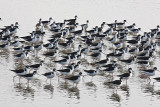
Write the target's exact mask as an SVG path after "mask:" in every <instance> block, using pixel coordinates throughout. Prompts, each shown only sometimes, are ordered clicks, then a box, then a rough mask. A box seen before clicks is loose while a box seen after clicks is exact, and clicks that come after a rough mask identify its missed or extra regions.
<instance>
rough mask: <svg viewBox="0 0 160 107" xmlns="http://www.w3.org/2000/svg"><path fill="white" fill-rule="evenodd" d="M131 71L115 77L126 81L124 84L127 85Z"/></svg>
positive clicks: (130, 69)
mask: <svg viewBox="0 0 160 107" xmlns="http://www.w3.org/2000/svg"><path fill="white" fill-rule="evenodd" d="M131 71H132V68H129V69H128V72H127V73H124V74H121V75H117V76H119V77H122V79H126V84H127V79H129V77H130V74H131Z"/></svg>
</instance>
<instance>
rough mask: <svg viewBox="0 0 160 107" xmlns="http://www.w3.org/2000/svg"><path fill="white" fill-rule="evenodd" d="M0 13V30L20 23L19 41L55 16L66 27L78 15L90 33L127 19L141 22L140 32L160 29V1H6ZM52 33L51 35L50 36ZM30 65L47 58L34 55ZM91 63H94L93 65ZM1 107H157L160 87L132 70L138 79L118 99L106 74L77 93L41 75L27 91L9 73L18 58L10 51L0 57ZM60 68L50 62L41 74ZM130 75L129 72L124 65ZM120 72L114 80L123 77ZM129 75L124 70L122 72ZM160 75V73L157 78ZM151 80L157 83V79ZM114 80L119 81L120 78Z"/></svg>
mask: <svg viewBox="0 0 160 107" xmlns="http://www.w3.org/2000/svg"><path fill="white" fill-rule="evenodd" d="M0 7H1V9H0V13H1V18H2V20H3V21H2V22H0V27H3V26H4V25H10V24H11V23H15V22H16V21H18V22H19V24H20V29H21V30H19V31H18V33H17V35H18V36H26V35H28V32H31V31H32V30H35V24H36V23H37V22H38V20H39V18H42V19H44V20H45V19H46V20H47V19H48V18H49V17H51V16H52V17H53V19H54V20H55V21H56V22H62V21H63V20H64V19H68V18H72V17H74V16H75V15H78V17H79V19H78V22H79V23H85V22H86V20H87V19H88V20H89V21H90V23H89V26H90V28H92V27H94V26H96V25H98V26H99V25H100V24H101V23H102V22H103V21H105V22H107V23H112V22H114V20H116V19H117V20H118V21H123V20H124V19H126V20H127V21H128V24H132V23H136V26H137V27H141V28H142V32H141V33H142V34H143V32H144V31H149V30H150V29H151V28H155V27H156V26H157V25H158V24H159V16H160V15H159V13H160V1H159V0H154V1H153V0H152V1H151V0H93V1H91V0H34V1H33V0H3V1H2V0H1V1H0ZM47 33H48V34H49V32H47ZM30 58H31V59H29V60H26V61H25V63H26V64H30V63H38V62H39V61H40V60H41V59H43V57H41V56H40V57H39V58H35V57H34V56H31V54H30ZM159 60H160V54H159V51H158V52H157V54H156V55H155V58H154V60H153V62H154V63H153V65H152V66H156V67H158V69H160V67H159V65H160V64H159ZM89 61H90V60H89ZM0 63H1V65H0V69H1V72H0V90H1V91H0V105H3V107H11V106H12V107H19V106H23V107H29V106H30V107H32V106H33V107H35V106H40V107H43V106H47V107H51V106H56V107H63V106H67V107H84V106H92V107H97V106H101V107H104V106H115V107H119V106H121V107H131V106H133V105H134V106H140V105H143V106H145V107H150V106H153V107H157V106H158V105H159V104H160V102H159V99H160V84H159V83H155V85H154V87H153V86H152V83H153V80H152V81H151V84H148V83H147V81H146V79H142V78H140V76H139V75H140V73H139V70H138V66H137V65H136V64H133V65H131V66H130V67H132V68H133V70H134V72H133V76H132V77H131V78H130V79H129V80H128V85H126V84H125V81H123V82H122V85H121V86H120V87H119V88H118V90H117V94H115V93H114V92H113V91H115V90H114V89H112V86H109V85H108V84H106V81H109V80H108V79H109V78H108V77H107V78H106V77H105V76H104V75H97V76H95V77H93V81H92V82H90V80H91V77H88V76H86V77H84V78H82V80H81V81H80V83H79V84H78V87H77V88H74V87H73V85H72V83H70V82H67V83H66V82H65V81H64V79H62V78H60V81H58V77H57V76H56V77H55V78H53V80H52V85H50V84H49V80H48V81H47V83H46V78H45V77H43V76H41V75H36V77H35V79H34V80H33V81H32V82H31V83H30V87H29V88H27V85H26V82H27V81H26V80H25V79H21V83H20V84H19V80H18V78H15V81H14V82H13V76H14V75H15V74H14V73H12V72H11V71H10V69H15V68H16V66H15V65H14V58H13V54H12V52H11V51H9V50H8V51H5V52H0ZM87 66H88V65H87V64H85V62H84V63H83V66H81V67H80V70H83V69H88V68H87ZM54 67H56V68H59V65H55V64H49V60H47V61H45V64H44V65H43V66H42V67H41V68H40V70H38V73H39V74H42V73H45V72H47V71H51V70H52V68H54ZM119 68H123V70H125V69H126V68H127V67H123V66H120V67H119ZM120 72H122V71H121V69H119V72H116V73H115V74H114V75H117V74H120ZM123 72H125V71H123ZM159 75H160V72H156V75H155V76H153V77H157V76H159ZM153 77H152V78H153ZM114 79H117V77H116V76H115V78H114Z"/></svg>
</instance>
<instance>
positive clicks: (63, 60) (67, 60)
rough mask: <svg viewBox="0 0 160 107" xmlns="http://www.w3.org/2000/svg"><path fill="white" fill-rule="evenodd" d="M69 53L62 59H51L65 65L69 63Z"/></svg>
mask: <svg viewBox="0 0 160 107" xmlns="http://www.w3.org/2000/svg"><path fill="white" fill-rule="evenodd" d="M70 56H71V55H70V54H69V55H68V58H64V59H61V60H58V61H53V62H55V63H59V64H61V65H62V67H63V66H64V65H67V64H68V63H69V61H70Z"/></svg>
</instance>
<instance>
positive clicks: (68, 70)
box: [57, 67, 74, 76]
mask: <svg viewBox="0 0 160 107" xmlns="http://www.w3.org/2000/svg"><path fill="white" fill-rule="evenodd" d="M73 70H74V67H71V68H67V69H60V70H57V71H59V72H60V73H61V75H63V76H65V75H69V74H71V73H72V72H73Z"/></svg>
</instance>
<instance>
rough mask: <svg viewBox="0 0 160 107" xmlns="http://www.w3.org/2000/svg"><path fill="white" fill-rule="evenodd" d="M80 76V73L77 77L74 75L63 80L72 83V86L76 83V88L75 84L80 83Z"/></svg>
mask: <svg viewBox="0 0 160 107" xmlns="http://www.w3.org/2000/svg"><path fill="white" fill-rule="evenodd" d="M81 75H82V72H80V73H79V74H78V75H74V76H71V77H67V78H65V79H67V80H70V81H72V82H73V85H74V83H76V86H77V83H78V82H79V81H80V77H81Z"/></svg>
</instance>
